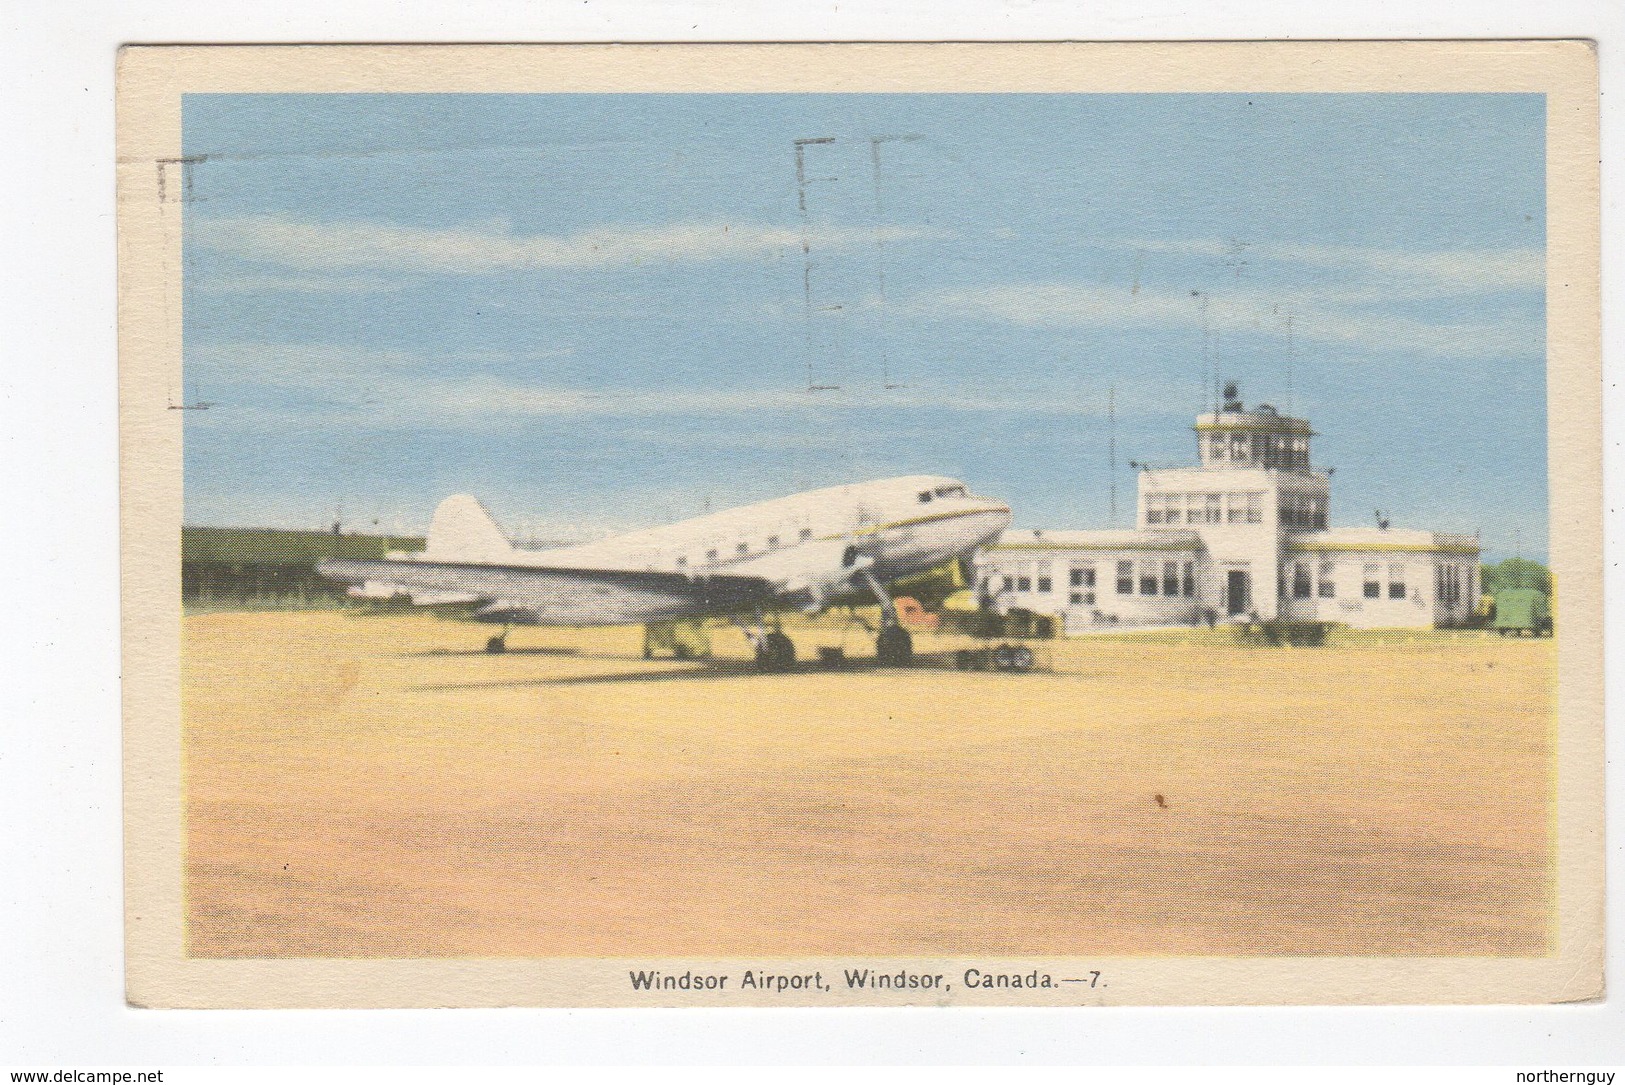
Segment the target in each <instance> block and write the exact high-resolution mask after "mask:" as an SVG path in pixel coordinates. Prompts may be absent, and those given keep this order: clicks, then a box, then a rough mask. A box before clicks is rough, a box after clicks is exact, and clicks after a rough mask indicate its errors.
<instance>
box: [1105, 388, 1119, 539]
mask: <svg viewBox="0 0 1625 1085" xmlns="http://www.w3.org/2000/svg"><path fill="white" fill-rule="evenodd" d="M1106 468H1107V473H1108V475H1109V476H1110V479H1111V481H1110V484H1109V486H1108V490H1109V491H1110V493H1111V511H1110V512H1109V513H1108V514H1107V517H1106V524H1107V526H1108V527H1116V526H1117V385H1115V384H1113V385H1110V386H1108V387H1107V389H1106Z"/></svg>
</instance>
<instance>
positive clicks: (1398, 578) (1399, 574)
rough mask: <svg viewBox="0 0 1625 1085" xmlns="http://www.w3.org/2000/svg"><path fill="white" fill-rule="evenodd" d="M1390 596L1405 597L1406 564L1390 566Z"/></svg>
mask: <svg viewBox="0 0 1625 1085" xmlns="http://www.w3.org/2000/svg"><path fill="white" fill-rule="evenodd" d="M1388 598H1390V599H1403V598H1405V566H1403V565H1390V566H1388Z"/></svg>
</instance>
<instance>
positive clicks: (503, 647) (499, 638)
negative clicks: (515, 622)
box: [485, 626, 508, 655]
mask: <svg viewBox="0 0 1625 1085" xmlns="http://www.w3.org/2000/svg"><path fill="white" fill-rule="evenodd" d="M485 650H486V651H487V652H490V653H491V654H492V655H501V654H502V653H503V652H506V651H507V650H508V627H507V626H503V627H502V632H500V633H498V634H497V635H496V636H494V637H492V638H491V639H490V640H488V641H486V642H485Z"/></svg>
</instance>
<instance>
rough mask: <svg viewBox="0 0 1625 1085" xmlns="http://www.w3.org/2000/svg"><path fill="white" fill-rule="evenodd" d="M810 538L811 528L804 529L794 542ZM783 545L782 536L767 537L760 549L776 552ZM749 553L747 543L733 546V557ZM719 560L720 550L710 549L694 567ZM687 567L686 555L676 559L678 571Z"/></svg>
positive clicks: (749, 548) (720, 558) (712, 563)
mask: <svg viewBox="0 0 1625 1085" xmlns="http://www.w3.org/2000/svg"><path fill="white" fill-rule="evenodd" d="M812 536H813V533H812V528H810V527H804V528H802V529H801V530H800V531H799V532H797V533H796V541H797V542H807V541H808V540H810V539H811V538H812ZM783 545H784V539H783V536H780V535H769V536H768V537H767V545H766V546H764V547H762V549H763V550H764V551H765V550H777V549H778V548H779V547H781V546H783ZM750 552H751V546H750V543H749V542H739V543H735V544H734V556H735V557H740V558H743V557H749V556H750ZM721 560H722V550H721V548H720V547H712V548H711V549H710V550H707V551H706V552H705V558H704V560H703V561H702V560H696V561H695V562H694V564H696V565H715V564H717V562H719V561H721ZM688 566H689V560H688V557H687V555H684V556H683V557H680V558H678V559H677V567H678V568H679V569H686V568H688Z"/></svg>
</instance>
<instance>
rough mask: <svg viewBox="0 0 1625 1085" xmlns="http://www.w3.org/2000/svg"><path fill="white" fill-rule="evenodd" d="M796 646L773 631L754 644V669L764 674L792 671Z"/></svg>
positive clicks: (787, 638) (776, 631)
mask: <svg viewBox="0 0 1625 1085" xmlns="http://www.w3.org/2000/svg"><path fill="white" fill-rule="evenodd" d="M795 666H796V645H795V642H794V641H792V640H791V639H790V638H789V637H787V636H785V635H784V634H783V633H781V632H780V631H778V630H777V629H775V630H774V631H773V632H771V633H769V634H767V635H766V636H765V637H762V638H761V639H760V640H759V641H757V643H756V669H757V670H759V671H762V672H764V673H773V672H775V671H789V670H794V669H795Z"/></svg>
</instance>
